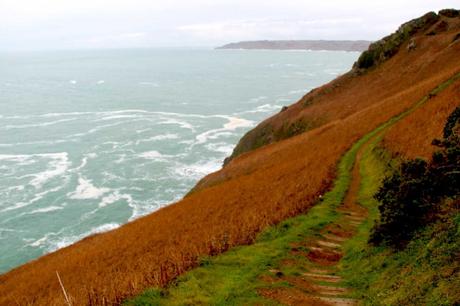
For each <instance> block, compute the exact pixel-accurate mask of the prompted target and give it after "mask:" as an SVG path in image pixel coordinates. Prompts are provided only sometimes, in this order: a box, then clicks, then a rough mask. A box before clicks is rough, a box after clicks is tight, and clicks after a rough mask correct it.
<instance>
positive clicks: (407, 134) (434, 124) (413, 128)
mask: <svg viewBox="0 0 460 306" xmlns="http://www.w3.org/2000/svg"><path fill="white" fill-rule="evenodd" d="M459 105H460V82H456V83H455V84H453V85H452V86H450V87H448V88H447V89H446V90H444V91H443V92H441V93H440V94H439V95H436V96H433V97H432V98H431V99H430V101H429V103H427V104H425V105H424V106H422V107H421V108H419V109H417V110H416V111H414V112H413V113H412V114H410V115H409V116H408V117H406V118H404V119H403V120H402V121H400V122H399V123H397V124H396V125H394V126H393V127H392V128H391V129H390V130H389V131H388V132H387V133H386V135H385V138H384V139H383V145H384V147H385V148H386V149H388V150H389V151H390V152H392V153H393V154H394V155H396V156H400V157H403V158H410V159H413V158H416V157H423V158H426V159H430V158H431V155H432V154H433V152H434V151H435V150H436V147H435V146H433V145H431V142H432V140H433V139H435V138H438V139H440V138H441V136H442V130H443V127H444V124H445V122H446V120H447V117H448V116H449V115H450V114H451V113H452V111H453V110H454V109H455V108H456V107H457V106H459Z"/></svg>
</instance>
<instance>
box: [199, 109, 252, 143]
mask: <svg viewBox="0 0 460 306" xmlns="http://www.w3.org/2000/svg"><path fill="white" fill-rule="evenodd" d="M216 117H219V118H224V119H227V120H228V122H227V123H225V124H224V126H223V128H219V129H213V130H209V131H206V132H204V133H201V134H199V135H197V136H196V137H195V139H196V142H195V144H194V145H198V144H203V143H205V142H207V141H208V139H216V138H217V136H216V135H218V136H221V135H225V134H223V132H224V133H227V132H229V131H234V130H236V129H238V128H245V127H251V126H253V125H254V122H253V121H250V120H246V119H242V118H237V117H231V116H221V115H217V116H216Z"/></svg>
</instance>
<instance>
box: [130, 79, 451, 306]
mask: <svg viewBox="0 0 460 306" xmlns="http://www.w3.org/2000/svg"><path fill="white" fill-rule="evenodd" d="M459 78H460V74H458V75H456V76H454V77H452V78H451V79H450V80H448V81H446V82H444V83H443V84H440V85H439V86H438V87H437V88H436V89H434V90H433V91H431V92H430V93H429V94H428V95H427V96H426V97H424V98H422V99H421V100H420V101H419V102H418V103H416V104H414V106H413V107H412V108H411V109H409V110H407V111H406V112H404V113H402V114H400V115H398V116H396V117H394V118H392V119H391V120H389V121H388V122H387V123H385V124H383V125H382V126H380V127H379V128H377V129H375V130H374V131H373V132H371V133H369V134H367V135H366V136H365V137H363V138H362V139H361V140H360V141H358V142H357V143H356V144H355V145H354V146H353V147H352V148H351V149H350V150H349V151H348V152H347V153H346V154H345V155H344V157H343V158H342V159H341V162H340V164H339V175H338V177H337V179H336V181H335V184H334V188H333V189H332V190H331V191H330V192H328V193H327V194H325V196H324V198H323V200H322V201H321V203H319V204H317V205H316V206H315V207H314V208H312V209H311V210H310V211H309V212H308V214H306V215H301V216H298V217H295V218H291V219H288V220H286V221H284V222H282V223H281V224H280V225H278V226H274V227H271V228H269V229H267V230H266V231H264V232H263V233H262V234H261V235H260V236H259V238H258V239H257V241H256V242H255V243H254V244H253V245H251V246H246V247H240V248H235V249H232V250H231V251H229V252H227V253H225V254H224V255H220V256H217V257H215V258H206V259H203V260H202V263H201V267H200V268H197V269H194V270H192V271H191V272H189V273H186V274H185V275H184V276H182V277H180V278H178V279H177V280H176V281H175V283H174V284H173V285H171V286H169V287H168V288H167V289H160V288H157V289H150V290H148V291H146V292H145V293H143V294H142V295H140V296H138V297H137V298H135V299H132V300H129V301H128V302H126V305H261V304H263V305H272V304H273V305H278V303H279V302H283V304H289V305H291V304H292V305H297V304H299V303H302V304H304V303H305V304H308V305H310V304H311V302H312V301H314V304H315V303H319V304H315V305H323V304H324V305H335V304H334V302H339V301H342V302H343V300H344V297H347V296H348V297H351V298H354V300H353V299H348V300H347V299H345V301H346V302H345V303H351V301H356V302H358V301H359V302H361V303H362V304H366V305H367V304H369V305H456V303H459V302H460V294H459V293H458V288H459V286H460V264H459V262H458V260H456V259H457V256H458V254H459V252H460V230H459V225H460V214H459V213H460V206H458V205H459V203H458V199H457V200H455V199H444V200H443V201H444V202H449V203H448V205H447V207H448V208H449V209H447V210H446V209H445V210H443V213H442V217H441V220H439V221H437V222H434V223H432V224H428V225H426V226H423V227H422V228H421V230H420V231H419V232H418V233H417V235H416V236H415V237H414V238H413V239H412V240H411V241H410V242H409V243H408V245H407V247H406V248H404V249H402V250H395V249H394V248H392V247H390V246H375V245H372V244H369V243H368V241H369V236H370V233H371V231H372V227H373V225H374V223H375V222H374V221H375V220H376V219H378V218H379V212H378V209H377V207H378V205H379V203H378V202H377V200H376V199H375V198H374V195H375V194H376V192H377V190H378V189H379V187H380V186H381V184H382V180H383V178H384V177H385V176H387V175H389V174H391V173H392V172H393V171H395V169H397V168H398V165H399V164H400V162H401V159H400V158H398V159H392V158H391V156H392V155H391V154H389V152H388V151H385V150H384V149H383V148H382V146H381V144H382V143H381V142H382V139H383V138H384V137H386V136H385V135H386V133H387V132H388V130H391V129H392V128H394V127H395V126H397V125H398V124H400V123H401V122H403V121H408V122H412V120H413V118H411V117H414V116H415V117H416V116H417V115H418V112H419V111H420V110H421V109H424V108H427V107H428V108H431V107H432V105H433V104H434V103H435V102H434V101H432V100H431V99H430V97H432V96H433V95H435V94H443V91H447V90H450V89H451V88H456V87H454V85H455V86H456V85H457V84H456V82H457V81H458V79H459ZM459 83H460V82H459ZM455 120H458V118H457V119H455ZM451 121H452V120H451ZM454 122H455V121H454ZM457 124H458V127H460V122H457ZM439 135H442V133H440V134H439ZM459 136H460V131H459ZM425 137H426V136H425ZM459 139H460V138H458V137H457V138H456V139H455V140H454V141H456V142H457V143H456V144H454V146H457V147H458V146H459V144H458V140H459ZM369 141H370V142H369ZM359 150H362V151H363V153H362V154H360V156H359V157H358V155H357V154H358V152H359ZM357 158H358V159H357ZM355 160H356V162H357V163H358V166H359V175H360V177H361V180H360V184H359V189H358V190H357V191H356V193H357V197H356V201H357V202H358V203H359V204H360V205H362V206H364V207H366V208H367V210H368V218H366V219H365V221H364V222H363V223H362V224H360V226H359V227H358V230H357V232H356V234H355V236H354V237H353V238H351V239H350V240H348V241H347V242H345V244H344V247H343V254H345V256H344V257H343V259H342V260H341V261H340V262H339V263H338V267H339V269H338V270H336V271H335V272H334V274H336V275H339V276H341V277H343V281H342V284H341V286H342V287H332V286H331V284H328V283H327V282H326V283H324V282H322V283H321V284H322V285H325V284H326V285H328V286H327V287H328V288H330V290H333V289H332V288H334V290H336V289H337V288H343V289H345V288H349V289H353V290H349V291H348V290H347V292H348V294H343V295H341V296H340V297H336V293H335V292H334V294H333V296H334V297H332V298H331V297H327V299H326V300H321V299H324V295H325V294H326V293H327V291H326V293H325V292H324V291H323V292H321V294H318V293H317V292H316V293H315V292H314V291H313V293H312V289H311V286H312V284H310V286H307V285H306V284H309V283H308V278H307V279H306V278H305V277H303V276H302V275H305V272H306V271H308V269H309V268H310V269H311V266H315V261H312V260H311V259H309V256H308V254H309V253H311V252H312V251H313V250H314V248H312V247H308V246H307V247H306V248H305V250H302V251H303V252H305V257H306V258H305V257H302V256H301V258H300V259H299V258H298V257H299V256H298V254H297V251H296V253H293V248H292V246H293V245H299V244H302V242H303V241H306V240H308V239H314V237H317V236H318V235H319V236H321V235H322V236H323V238H322V239H327V238H325V237H327V236H326V235H324V234H321V232H324V229H325V228H326V227H330V226H331V224H333V223H334V222H335V223H338V224H339V225H340V226H342V227H343V226H345V223H346V221H345V222H344V221H340V219H339V217H340V215H341V212H340V211H337V208H338V207H339V206H341V203H344V202H346V200H345V194H346V193H347V192H348V193H350V192H353V188H350V185H351V180H352V173H351V172H352V168H353V163H354V162H355ZM456 162H457V163H458V161H456ZM452 202H454V203H452ZM442 206H443V207H445V206H446V205H445V203H442ZM343 212H345V213H348V212H350V209H347V210H342V213H343ZM296 249H297V248H296ZM296 257H297V258H296ZM286 261H289V262H291V263H292V262H294V261H295V262H296V263H297V264H295V265H292V264H290V265H289V266H287V267H286V265H284V267H283V264H282V263H283V262H286ZM280 267H283V268H280ZM306 267H308V268H306ZM319 267H321V266H319ZM273 274H279V275H277V277H278V278H277V280H275V281H274V280H273ZM295 277H297V278H298V279H299V277H300V280H301V281H302V282H303V285H302V286H299V284H298V281H297V282H295V281H293V278H294V279H295ZM267 279H269V280H271V281H270V282H271V284H267ZM313 285H314V284H313ZM334 285H335V286H336V285H337V284H336V283H335V284H334ZM299 287H300V288H299ZM296 288H297V289H299V290H300V291H301V293H298V292H297V293H296V292H295V291H294V289H296ZM297 289H296V290H297ZM283 290H286V291H287V292H288V294H289V295H290V296H296V297H297V300H292V299H291V300H289V299H285V300H282V298H281V300H279V297H278V300H277V299H274V300H273V299H269V297H272V295H271V294H269V295H268V296H267V294H263V293H262V292H267V291H268V292H280V291H283ZM299 295H300V297H299ZM302 295H303V299H301V297H302ZM275 296H276V295H275ZM313 298H318V299H319V300H312V299H313ZM318 301H319V302H318ZM330 303H332V304H330ZM312 305H313V304H312ZM347 305H348V304H347Z"/></svg>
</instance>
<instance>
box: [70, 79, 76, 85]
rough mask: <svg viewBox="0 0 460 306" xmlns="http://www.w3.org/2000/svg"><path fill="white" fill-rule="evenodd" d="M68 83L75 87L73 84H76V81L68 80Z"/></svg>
mask: <svg viewBox="0 0 460 306" xmlns="http://www.w3.org/2000/svg"><path fill="white" fill-rule="evenodd" d="M69 83H70V84H72V85H75V84H77V80H70V81H69Z"/></svg>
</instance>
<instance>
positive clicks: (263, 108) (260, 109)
mask: <svg viewBox="0 0 460 306" xmlns="http://www.w3.org/2000/svg"><path fill="white" fill-rule="evenodd" d="M280 108H281V105H272V104H263V105H259V106H257V107H256V108H255V109H252V110H248V111H244V112H241V113H239V114H253V113H270V112H274V111H277V110H279V109H280Z"/></svg>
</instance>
